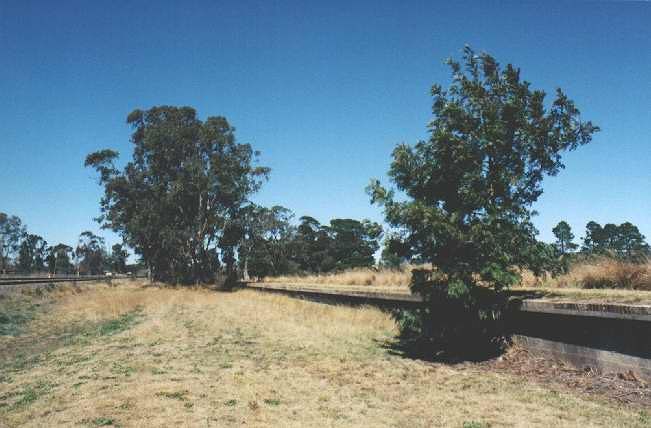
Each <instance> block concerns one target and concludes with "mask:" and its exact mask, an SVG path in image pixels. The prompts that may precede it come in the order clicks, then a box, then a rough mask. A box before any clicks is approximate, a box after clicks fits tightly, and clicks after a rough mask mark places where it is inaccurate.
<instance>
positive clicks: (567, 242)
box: [552, 221, 577, 255]
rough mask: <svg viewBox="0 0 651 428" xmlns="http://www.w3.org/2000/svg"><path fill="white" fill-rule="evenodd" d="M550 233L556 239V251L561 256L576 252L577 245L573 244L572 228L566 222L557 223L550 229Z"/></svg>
mask: <svg viewBox="0 0 651 428" xmlns="http://www.w3.org/2000/svg"><path fill="white" fill-rule="evenodd" d="M552 233H554V236H555V237H556V243H555V245H556V249H557V250H558V252H559V253H560V254H561V255H563V254H566V253H568V252H571V251H574V250H576V248H577V245H576V244H575V243H574V234H573V233H572V228H571V227H570V225H569V224H568V223H567V222H566V221H560V222H558V224H557V225H556V226H554V228H553V229H552Z"/></svg>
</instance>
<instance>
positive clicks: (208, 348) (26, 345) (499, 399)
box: [0, 283, 651, 427]
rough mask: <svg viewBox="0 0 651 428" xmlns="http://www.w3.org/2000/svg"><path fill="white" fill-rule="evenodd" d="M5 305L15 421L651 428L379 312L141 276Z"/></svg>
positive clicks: (2, 419)
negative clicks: (455, 352)
mask: <svg viewBox="0 0 651 428" xmlns="http://www.w3.org/2000/svg"><path fill="white" fill-rule="evenodd" d="M0 308H1V309H0V310H1V312H0V313H2V314H3V318H2V325H3V326H4V327H5V329H4V330H3V331H2V333H1V334H2V336H0V426H9V427H13V426H34V427H37V426H38V427H42V426H62V425H64V426H90V427H92V426H125V427H127V426H146V427H152V426H170V427H172V426H174V427H175V426H192V427H197V426H241V425H246V426H256V427H258V426H296V427H304V426H320V427H323V426H365V427H366V426H398V427H416V426H423V427H429V426H451V427H485V426H541V427H548V426H552V425H554V426H577V427H578V426H581V427H586V426H608V427H613V426H638V427H641V426H651V415H649V413H648V412H647V411H645V410H644V409H641V408H636V407H634V406H624V405H619V404H616V403H614V402H606V401H602V400H600V399H598V398H595V397H593V396H585V395H575V394H573V393H569V392H567V391H564V390H562V389H560V390H559V389H554V388H552V387H543V386H540V385H539V384H535V383H532V382H529V381H527V380H526V379H523V378H522V377H516V376H511V375H505V374H498V373H494V372H491V371H489V370H486V369H482V368H480V367H474V366H472V365H463V366H450V365H443V364H433V363H427V362H422V361H418V360H412V359H409V358H406V357H404V356H401V355H399V354H397V353H396V352H394V351H392V347H391V343H392V341H393V340H394V338H395V334H396V330H395V326H394V324H393V322H392V320H391V319H390V317H389V316H388V315H387V314H385V313H382V312H380V311H379V310H376V309H372V308H363V309H358V308H348V307H337V306H328V305H323V304H318V303H311V302H306V301H300V300H293V299H290V298H288V297H284V296H275V295H265V294H258V293H256V292H253V291H240V292H235V293H217V292H211V291H208V290H199V289H197V290H191V289H184V290H174V289H160V288H153V287H149V288H143V287H140V286H138V285H135V284H130V283H125V284H122V285H120V286H118V287H108V286H104V285H102V286H95V287H90V286H89V287H84V288H76V289H73V288H67V289H66V290H65V291H61V292H53V293H45V294H44V295H40V296H39V295H36V296H23V295H17V296H13V297H12V296H9V297H5V298H3V299H2V300H0Z"/></svg>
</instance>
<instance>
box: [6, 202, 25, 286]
mask: <svg viewBox="0 0 651 428" xmlns="http://www.w3.org/2000/svg"><path fill="white" fill-rule="evenodd" d="M25 234H26V229H25V226H23V222H22V221H21V220H20V218H19V217H17V216H15V215H8V214H6V213H4V212H0V272H2V273H6V272H7V268H8V267H9V265H10V263H11V261H12V259H14V258H15V257H16V253H17V252H18V250H19V249H20V243H21V240H22V239H23V237H24V236H25Z"/></svg>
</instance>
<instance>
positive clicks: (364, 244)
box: [327, 218, 382, 270]
mask: <svg viewBox="0 0 651 428" xmlns="http://www.w3.org/2000/svg"><path fill="white" fill-rule="evenodd" d="M327 230H328V232H329V234H330V236H331V239H332V244H331V246H330V251H329V253H330V255H331V256H332V258H333V259H334V260H335V266H334V268H335V269H337V270H345V269H353V268H362V267H370V266H373V265H374V264H375V259H374V254H375V252H376V251H377V250H378V249H379V248H380V243H379V241H380V239H381V238H382V226H380V225H379V224H377V223H375V222H372V221H370V220H362V221H359V220H354V219H348V218H346V219H332V220H331V221H330V227H329V228H328V229H327Z"/></svg>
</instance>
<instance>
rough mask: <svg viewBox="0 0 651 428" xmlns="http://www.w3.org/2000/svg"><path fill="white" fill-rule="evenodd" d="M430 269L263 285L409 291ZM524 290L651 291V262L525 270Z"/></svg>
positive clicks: (292, 278) (284, 279)
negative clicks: (556, 271) (415, 275)
mask: <svg viewBox="0 0 651 428" xmlns="http://www.w3.org/2000/svg"><path fill="white" fill-rule="evenodd" d="M427 267H429V266H426V265H420V266H412V265H406V266H403V267H402V268H400V269H370V268H365V269H353V270H348V271H344V272H337V273H327V274H314V275H285V276H277V277H267V278H264V279H263V282H275V283H285V284H303V285H308V284H309V285H339V286H341V285H358V286H359V285H361V286H376V287H397V288H407V287H409V283H410V280H411V272H412V270H414V269H417V268H427ZM521 275H522V281H521V282H520V284H519V286H521V287H549V288H590V289H596V288H599V289H630V290H642V291H651V262H649V263H642V264H636V263H629V262H624V261H620V260H615V259H611V258H605V257H604V258H598V259H594V260H590V261H583V262H580V263H576V264H574V265H572V267H571V268H570V271H569V272H568V273H566V274H563V275H560V276H557V277H551V276H549V275H546V276H542V277H536V276H534V275H533V273H532V272H530V271H527V270H525V271H522V272H521Z"/></svg>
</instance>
